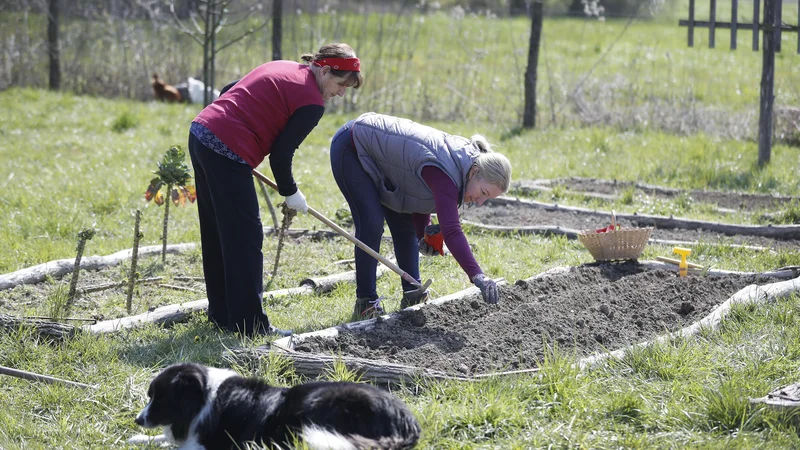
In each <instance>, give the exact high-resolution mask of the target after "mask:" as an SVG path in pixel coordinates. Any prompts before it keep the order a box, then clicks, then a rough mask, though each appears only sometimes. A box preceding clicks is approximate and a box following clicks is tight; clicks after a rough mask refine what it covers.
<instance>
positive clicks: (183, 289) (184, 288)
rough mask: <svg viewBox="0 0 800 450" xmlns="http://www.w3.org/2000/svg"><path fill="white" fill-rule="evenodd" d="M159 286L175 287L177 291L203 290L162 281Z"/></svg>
mask: <svg viewBox="0 0 800 450" xmlns="http://www.w3.org/2000/svg"><path fill="white" fill-rule="evenodd" d="M159 286H160V287H163V288H167V289H174V290H176V291H189V292H197V293H200V292H201V291H198V290H197V289H192V288H188V287H183V286H176V285H174V284H166V283H161V284H159Z"/></svg>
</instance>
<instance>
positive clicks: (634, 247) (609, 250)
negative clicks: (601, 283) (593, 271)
mask: <svg viewBox="0 0 800 450" xmlns="http://www.w3.org/2000/svg"><path fill="white" fill-rule="evenodd" d="M610 228H611V229H610V230H609V231H605V232H598V231H597V230H582V231H580V232H578V240H580V241H581V243H582V244H583V245H584V246H585V247H586V248H587V249H588V250H589V253H591V254H592V256H593V257H594V259H595V260H596V261H615V260H626V259H637V258H639V256H640V255H641V254H642V251H644V246H645V245H647V240H648V239H650V233H652V232H653V228H652V227H647V228H621V227H619V228H618V227H617V218H616V215H615V214H614V212H613V211H612V212H611V227H610Z"/></svg>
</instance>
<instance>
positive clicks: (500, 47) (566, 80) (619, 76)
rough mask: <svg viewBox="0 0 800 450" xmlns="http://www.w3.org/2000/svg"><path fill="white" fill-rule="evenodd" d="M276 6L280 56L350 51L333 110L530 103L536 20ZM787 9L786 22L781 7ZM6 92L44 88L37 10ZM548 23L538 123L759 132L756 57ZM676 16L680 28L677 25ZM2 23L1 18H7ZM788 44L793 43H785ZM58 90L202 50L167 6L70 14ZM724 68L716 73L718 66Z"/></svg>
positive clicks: (788, 87)
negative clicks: (354, 72) (350, 79)
mask: <svg viewBox="0 0 800 450" xmlns="http://www.w3.org/2000/svg"><path fill="white" fill-rule="evenodd" d="M297 5H298V4H297V3H296V2H291V1H287V2H285V3H284V16H283V39H282V42H283V44H282V50H283V55H282V56H283V58H284V59H291V60H299V56H300V55H301V54H302V53H308V52H313V51H315V50H316V49H317V48H319V46H320V45H322V44H324V43H327V42H337V41H343V42H347V43H349V44H350V45H351V46H353V48H354V49H356V52H357V53H358V55H359V57H360V58H361V59H362V61H363V67H364V68H365V78H366V85H365V86H364V87H363V88H362V89H360V90H348V93H347V95H346V96H345V97H344V98H342V99H336V100H335V101H333V102H331V103H330V104H329V105H328V109H329V110H330V111H332V112H343V113H347V114H356V113H359V112H364V111H380V112H383V113H387V114H393V115H399V116H405V117H409V118H412V119H416V120H422V121H447V122H458V121H461V122H469V123H476V124H486V125H487V126H497V127H500V128H502V129H506V130H513V129H516V128H517V127H519V126H520V124H521V116H522V111H523V107H524V98H523V94H524V92H523V76H524V73H525V68H526V65H527V60H526V58H527V53H528V48H527V47H528V37H529V33H530V21H529V20H528V19H527V18H525V17H517V18H510V17H499V16H497V15H493V14H491V13H490V12H488V13H483V14H476V13H474V12H470V11H468V10H465V9H464V8H461V7H452V8H449V9H443V8H440V9H438V10H437V11H434V12H431V11H430V10H428V12H427V13H423V12H422V8H421V7H420V4H413V3H411V2H394V3H392V5H394V6H392V8H393V9H392V10H388V9H387V10H386V11H374V10H372V11H369V10H364V11H362V13H358V14H356V13H343V12H341V11H339V10H337V9H336V8H335V7H333V6H331V4H330V3H326V2H323V1H319V2H311V3H309V2H308V1H304V2H303V3H302V5H303V7H302V8H300V7H297ZM270 14H271V11H270V10H268V9H267V8H264V9H262V10H260V11H259V12H258V14H256V15H255V16H254V17H251V18H250V19H249V20H250V22H247V23H246V24H240V25H238V26H237V27H232V28H233V29H227V28H223V29H222V31H221V32H220V34H219V40H220V42H223V41H225V40H226V39H230V38H232V37H234V36H237V35H239V34H241V32H242V30H243V27H245V26H261V25H264V24H265V22H267V21H271V17H270ZM786 17H792V16H791V15H789V14H787V15H786ZM0 18H1V20H2V23H3V24H4V26H3V27H2V28H3V31H2V32H0V37H1V38H2V44H3V45H2V49H0V51H1V52H2V54H1V55H0V58H1V59H0V88H2V89H4V88H7V87H10V86H28V87H36V88H45V87H46V86H47V77H48V70H47V69H48V60H47V46H46V41H45V39H44V36H45V33H44V30H46V18H45V17H44V16H43V15H42V14H37V13H34V12H33V11H32V10H31V11H28V12H25V11H15V12H13V13H6V14H3V15H2V16H0ZM605 19H606V20H605V21H599V20H597V19H596V18H585V19H575V18H561V17H551V18H547V19H546V20H545V24H544V31H543V34H542V48H541V51H540V63H539V76H538V78H539V80H538V89H537V94H538V98H537V103H538V105H539V107H538V116H539V117H538V119H537V123H538V124H541V126H545V127H551V126H561V127H563V126H573V125H587V124H589V125H604V126H612V127H618V128H620V129H621V130H631V129H634V130H635V129H656V130H663V131H668V132H673V133H681V134H691V133H696V132H705V133H709V134H714V135H719V136H723V137H731V138H739V139H741V138H745V139H748V138H753V137H754V136H755V135H756V131H757V130H756V125H757V104H758V86H759V77H760V54H758V53H755V52H744V51H740V52H735V53H733V52H728V51H726V50H722V49H716V50H709V49H704V48H702V46H703V42H702V36H699V37H698V38H697V40H698V42H696V43H695V48H688V47H687V43H686V34H685V33H686V32H685V29H680V28H679V27H678V26H677V21H668V22H663V21H657V20H645V19H642V18H641V17H640V15H638V14H637V15H636V16H631V17H627V18H624V19H619V20H615V19H614V18H613V17H608V16H606V17H605ZM673 22H674V23H673ZM6 25H9V26H6ZM271 32H272V31H271V26H270V24H269V23H267V24H266V26H265V27H264V28H263V29H262V30H261V31H260V32H258V33H254V34H252V35H250V36H248V37H246V38H245V39H243V40H242V41H240V42H238V43H237V44H236V45H233V46H231V47H229V48H227V49H225V51H223V52H222V53H220V54H219V56H218V59H217V64H216V67H217V73H216V80H217V81H218V82H217V84H219V86H215V87H217V88H219V87H221V86H222V85H224V84H226V83H227V82H228V81H231V80H234V79H237V78H239V77H241V76H243V75H244V74H246V73H247V72H248V71H249V70H251V69H252V68H254V67H255V66H257V65H259V64H261V63H262V62H265V61H268V60H270V59H272V48H271ZM787 48H791V46H787ZM61 55H62V56H61V61H62V62H61V64H62V90H64V91H68V92H74V93H76V94H80V95H93V96H102V97H117V98H129V99H135V100H141V101H149V100H152V97H153V96H152V91H151V88H150V84H149V80H150V76H151V74H152V73H153V72H157V73H158V74H159V75H160V76H161V78H162V79H164V80H166V81H167V82H169V83H171V84H177V83H180V82H183V81H185V80H186V79H187V77H189V76H191V77H195V78H200V75H201V67H202V48H201V47H200V46H199V45H197V44H196V43H195V42H194V41H192V39H191V38H190V37H188V36H187V35H185V34H183V33H181V32H180V31H178V30H177V29H176V27H175V26H174V23H173V22H172V21H171V18H170V16H169V15H167V14H166V12H164V11H161V13H160V14H155V13H154V15H153V16H152V17H150V18H148V19H137V20H131V19H120V18H114V17H113V16H110V15H107V16H101V17H95V18H93V19H91V20H90V19H87V18H76V17H68V18H65V19H64V20H62V24H61ZM797 63H798V57H797V56H796V55H794V54H792V52H788V51H787V52H784V53H781V54H780V55H779V58H778V62H777V71H776V94H777V99H776V110H777V113H776V114H778V115H780V116H781V117H784V118H785V120H783V121H782V120H781V119H780V117H779V120H778V121H777V122H776V125H777V126H778V128H777V129H776V134H777V135H778V136H777V137H778V139H782V137H783V139H784V141H785V142H790V143H791V142H793V139H794V140H797V141H798V142H800V128H798V123H797V120H798V119H797V118H796V116H800V113H797V111H796V105H798V104H800V73H798V71H797V70H796V67H797ZM723 68H724V69H725V70H721V69H723Z"/></svg>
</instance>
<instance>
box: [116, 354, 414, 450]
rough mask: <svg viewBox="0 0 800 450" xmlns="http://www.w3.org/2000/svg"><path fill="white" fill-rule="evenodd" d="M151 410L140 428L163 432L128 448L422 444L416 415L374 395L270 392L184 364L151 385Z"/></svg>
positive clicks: (334, 385)
mask: <svg viewBox="0 0 800 450" xmlns="http://www.w3.org/2000/svg"><path fill="white" fill-rule="evenodd" d="M147 395H148V396H149V397H150V402H149V403H148V404H147V406H146V407H145V408H144V409H143V410H142V412H141V413H139V415H138V416H137V417H136V423H137V424H139V425H141V426H143V427H145V428H155V427H158V426H163V427H164V435H162V436H157V437H155V438H152V437H148V436H144V435H139V436H136V437H134V438H131V439H130V440H129V442H131V443H148V442H150V443H153V442H154V443H163V442H169V443H173V444H177V445H179V446H180V448H181V449H184V450H204V449H205V450H219V449H239V448H242V449H243V448H246V447H245V445H246V443H248V442H254V443H255V444H259V445H260V444H263V445H265V446H266V448H274V447H278V448H287V447H291V445H292V444H293V443H296V442H300V441H302V442H304V443H305V444H306V445H307V446H308V447H309V448H312V449H331V450H332V449H337V450H338V449H408V448H413V447H414V445H416V443H417V440H418V439H419V433H420V426H419V423H418V422H417V420H416V419H415V418H414V415H413V414H412V413H411V412H410V411H409V410H408V408H407V407H406V406H405V405H404V404H403V403H402V402H401V401H400V400H399V399H397V398H396V397H394V396H393V395H392V394H390V393H388V392H384V391H382V390H380V389H378V388H376V387H373V386H370V385H367V384H359V383H347V382H313V383H307V384H301V385H298V386H295V387H292V388H281V387H273V386H269V385H268V384H267V383H266V382H265V381H263V380H260V379H257V378H244V377H241V376H239V375H237V374H236V372H233V371H231V370H226V369H217V368H213V367H206V366H203V365H200V364H193V363H181V364H175V365H172V366H169V367H167V368H166V369H164V370H163V371H162V372H161V373H160V374H158V375H157V376H156V377H155V378H154V379H153V381H151V382H150V388H149V389H148V391H147Z"/></svg>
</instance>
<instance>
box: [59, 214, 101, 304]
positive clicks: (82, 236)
mask: <svg viewBox="0 0 800 450" xmlns="http://www.w3.org/2000/svg"><path fill="white" fill-rule="evenodd" d="M94 233H95V231H94V230H93V229H91V228H86V229H84V230H82V231H81V232H80V233H78V247H77V248H76V249H75V250H76V252H77V255H76V256H75V265H74V269H73V270H72V281H71V282H70V283H69V294H68V295H67V304H66V306H65V308H64V312H65V313H66V312H68V311H69V310H70V308H72V303H73V302H74V301H75V294H76V293H77V291H78V273H79V272H80V270H81V258H82V257H83V251H84V249H85V248H86V241H88V240H90V239H91V238H93V237H94Z"/></svg>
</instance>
